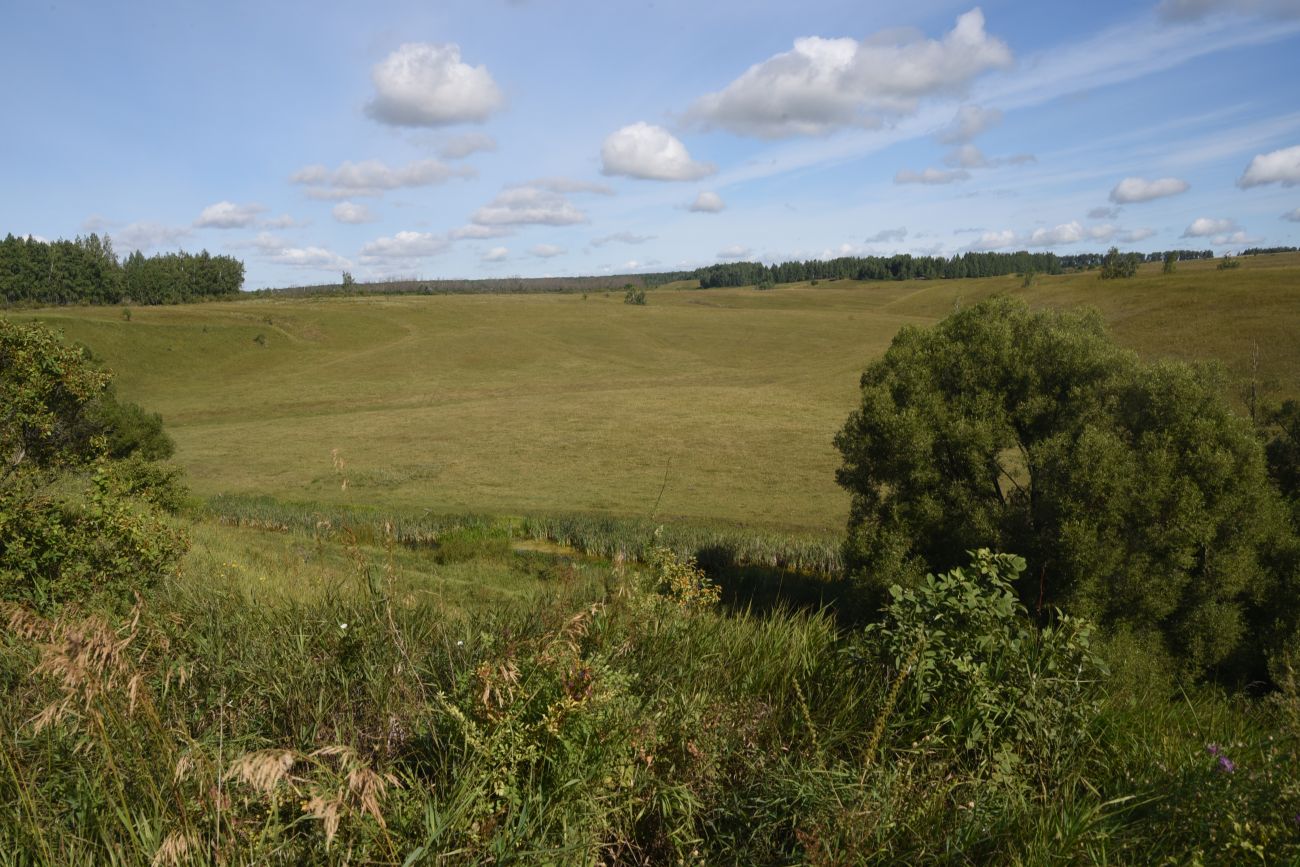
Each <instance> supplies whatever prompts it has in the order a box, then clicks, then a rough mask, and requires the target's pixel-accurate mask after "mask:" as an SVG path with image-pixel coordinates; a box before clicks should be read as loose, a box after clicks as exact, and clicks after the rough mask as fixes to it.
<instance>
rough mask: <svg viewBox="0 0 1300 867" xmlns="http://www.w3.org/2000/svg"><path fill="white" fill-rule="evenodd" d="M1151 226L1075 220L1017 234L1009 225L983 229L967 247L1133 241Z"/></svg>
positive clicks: (1151, 232) (1149, 231) (1145, 234)
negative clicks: (1125, 226)
mask: <svg viewBox="0 0 1300 867" xmlns="http://www.w3.org/2000/svg"><path fill="white" fill-rule="evenodd" d="M1154 234H1155V230H1153V229H1146V228H1142V229H1121V228H1120V227H1119V226H1115V225H1113V224H1111V223H1103V224H1101V225H1097V226H1084V225H1083V224H1082V223H1080V222H1079V221H1078V220H1071V221H1070V222H1068V223H1061V224H1059V225H1056V226H1051V227H1046V226H1044V227H1040V228H1037V229H1034V230H1033V231H1032V232H1029V233H1028V234H1024V235H1021V234H1018V233H1016V232H1015V231H1013V230H1011V229H1004V230H1002V231H1000V232H984V233H983V234H981V235H980V237H979V238H978V239H977V240H975V241H974V242H972V243H971V245H970V249H971V250H1006V249H1009V248H1028V247H1049V248H1050V247H1066V246H1069V245H1071V244H1079V243H1082V242H1084V241H1096V242H1102V243H1118V244H1133V243H1137V242H1138V241H1142V240H1145V239H1146V238H1150V237H1151V236H1152V235H1154Z"/></svg>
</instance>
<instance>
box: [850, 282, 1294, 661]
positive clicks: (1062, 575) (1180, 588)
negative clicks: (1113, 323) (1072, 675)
mask: <svg viewBox="0 0 1300 867" xmlns="http://www.w3.org/2000/svg"><path fill="white" fill-rule="evenodd" d="M861 386H862V390H861V394H862V401H861V405H860V407H859V408H858V409H857V410H855V411H854V412H853V413H852V414H851V415H850V416H849V419H848V421H847V423H846V424H845V426H844V429H843V430H842V431H841V432H840V433H839V435H838V436H837V438H836V445H837V447H838V448H839V450H840V452H841V454H842V455H843V457H844V466H843V467H842V468H841V469H840V470H839V473H838V475H837V478H838V480H839V482H840V484H841V485H842V486H843V487H844V488H846V489H847V490H848V492H849V493H850V495H851V497H852V503H851V512H850V520H849V538H848V542H847V545H846V558H847V561H848V568H849V570H850V572H851V574H852V575H853V577H854V579H855V581H856V582H857V584H858V586H859V587H860V588H861V589H862V591H863V592H864V594H865V599H866V602H867V604H868V605H869V606H870V605H876V604H879V603H880V602H883V601H884V593H885V590H886V589H887V588H888V587H889V586H890V585H892V584H895V583H898V584H901V585H903V586H904V587H912V586H917V585H918V584H919V583H920V582H921V580H922V576H923V575H924V574H925V573H926V572H927V571H930V572H939V571H942V570H944V569H947V568H951V567H952V566H954V565H956V564H957V563H960V562H961V558H962V556H963V554H964V552H965V551H967V550H971V549H975V548H978V547H980V546H982V545H992V546H995V547H996V548H997V549H1001V550H1014V551H1019V552H1023V554H1024V555H1025V557H1026V559H1027V561H1028V564H1029V568H1028V572H1027V574H1026V575H1025V576H1024V577H1022V578H1021V579H1020V581H1019V582H1018V590H1019V592H1020V596H1021V599H1022V600H1024V601H1025V603H1026V604H1028V605H1030V606H1031V607H1033V609H1034V610H1035V612H1036V613H1037V614H1039V615H1040V616H1041V615H1042V613H1043V612H1044V611H1045V610H1047V609H1048V608H1050V607H1052V606H1057V607H1060V608H1062V609H1064V610H1065V611H1067V612H1069V613H1071V614H1073V615H1077V616H1083V617H1087V618H1089V619H1091V620H1093V621H1094V622H1096V623H1098V624H1099V625H1101V626H1103V627H1105V628H1106V629H1108V630H1114V629H1118V628H1128V629H1131V630H1133V631H1135V632H1138V633H1147V632H1153V633H1156V634H1158V635H1159V636H1160V638H1161V640H1162V641H1163V643H1164V646H1165V647H1166V648H1167V650H1168V653H1169V655H1170V656H1171V657H1172V658H1176V659H1178V660H1180V662H1181V663H1182V664H1183V666H1184V667H1185V669H1186V670H1187V671H1189V672H1206V671H1209V670H1211V669H1212V668H1214V667H1215V666H1224V665H1229V664H1232V665H1237V666H1242V667H1244V668H1245V669H1247V670H1248V671H1249V673H1251V674H1252V675H1259V674H1260V673H1262V670H1263V664H1262V663H1263V658H1264V656H1265V655H1266V654H1267V653H1270V652H1274V651H1276V650H1277V649H1279V648H1280V647H1281V646H1283V645H1284V643H1285V641H1286V640H1288V639H1289V636H1285V637H1284V635H1283V634H1282V633H1279V632H1276V631H1271V627H1270V629H1262V628H1261V624H1264V623H1270V624H1272V623H1274V622H1275V621H1276V620H1278V619H1282V620H1287V619H1289V618H1291V617H1292V615H1291V614H1290V613H1289V612H1291V611H1294V609H1295V608H1296V603H1295V602H1294V601H1288V600H1287V598H1286V597H1285V595H1280V594H1281V590H1282V589H1283V588H1284V587H1285V584H1286V582H1287V581H1290V580H1292V579H1291V578H1290V577H1288V575H1289V572H1288V571H1287V570H1288V569H1289V567H1285V566H1283V565H1281V563H1282V560H1281V559H1279V557H1278V552H1281V551H1285V550H1287V549H1288V548H1289V547H1290V546H1291V542H1290V539H1291V538H1292V536H1291V533H1290V531H1289V528H1288V527H1287V526H1286V522H1285V519H1284V511H1283V510H1282V509H1281V506H1280V502H1279V499H1278V497H1277V495H1276V492H1275V491H1274V489H1273V488H1272V487H1271V486H1270V484H1269V482H1268V479H1267V476H1266V473H1265V469H1264V458H1263V451H1262V449H1261V448H1260V445H1259V443H1258V441H1257V440H1256V439H1255V437H1254V435H1253V433H1252V431H1251V429H1250V426H1249V424H1248V423H1247V422H1246V421H1245V420H1244V419H1241V418H1239V417H1237V416H1236V415H1234V414H1233V413H1232V411H1231V410H1230V409H1229V407H1228V405H1227V403H1226V401H1225V400H1224V399H1223V397H1222V396H1221V395H1220V393H1219V390H1218V388H1217V382H1216V380H1215V378H1214V376H1213V375H1212V373H1211V372H1210V371H1207V370H1205V369H1201V368H1193V367H1189V366H1186V365H1181V364H1174V363H1161V364H1144V363H1141V362H1139V361H1138V360H1137V358H1136V357H1135V356H1134V355H1132V354H1131V353H1129V352H1125V351H1122V350H1120V349H1118V348H1117V347H1116V346H1115V345H1114V344H1113V343H1112V342H1111V340H1110V338H1109V337H1108V336H1107V334H1106V333H1105V330H1104V329H1103V327H1102V325H1101V321H1100V319H1099V318H1098V317H1097V316H1096V315H1094V314H1076V313H1053V312H1044V313H1033V312H1031V311H1030V310H1029V309H1028V307H1027V306H1026V305H1024V304H1023V303H1022V302H1017V301H1012V300H1009V299H1005V298H1000V299H993V300H990V301H986V302H982V303H980V304H978V305H975V306H973V307H970V308H967V309H964V310H962V311H959V312H958V313H955V314H953V315H952V316H950V317H949V318H948V319H946V320H944V321H943V322H941V323H940V324H939V325H938V326H937V327H936V328H934V329H932V330H929V331H923V330H920V329H917V328H910V327H909V328H904V329H903V330H902V331H900V332H899V334H898V335H897V337H896V338H895V339H894V342H893V345H892V346H891V347H890V349H889V350H888V352H886V353H885V356H884V358H882V359H881V360H880V361H878V362H875V363H873V364H872V365H870V366H869V367H868V368H867V370H866V372H865V373H864V374H863V377H862V383H861ZM1283 632H1285V630H1283Z"/></svg>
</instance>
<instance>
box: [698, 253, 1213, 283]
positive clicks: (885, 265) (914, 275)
mask: <svg viewBox="0 0 1300 867" xmlns="http://www.w3.org/2000/svg"><path fill="white" fill-rule="evenodd" d="M1172 252H1173V253H1174V254H1175V255H1176V256H1177V257H1178V259H1179V260H1187V259H1213V258H1214V252H1213V251H1212V250H1174V251H1172ZM1129 255H1132V256H1135V257H1136V258H1137V259H1138V261H1145V262H1161V261H1164V258H1165V253H1164V252H1163V251H1161V252H1157V253H1146V254H1142V253H1133V254H1129ZM1104 258H1105V254H1104V253H1075V254H1071V255H1069V256H1058V255H1057V254H1055V253H1028V252H1025V251H1023V250H1022V251H1020V252H1018V253H963V254H962V255H960V256H953V257H951V258H946V257H944V256H911V255H908V254H906V253H903V254H901V255H897V256H844V257H841V258H839V259H809V260H807V261H805V262H782V263H781V264H779V265H764V264H763V263H761V262H727V263H725V264H721V265H709V266H708V267H707V268H701V269H699V270H698V271H695V272H694V273H693V274H692V275H691V276H692V277H695V278H697V279H698V280H699V281H700V288H701V289H713V288H716V287H719V286H764V285H771V284H775V283H800V282H803V281H805V280H916V279H928V280H954V279H960V278H963V277H1002V276H1004V275H1006V274H1028V273H1037V274H1064V273H1065V272H1067V271H1086V270H1089V269H1092V268H1099V267H1101V264H1102V260H1103V259H1104Z"/></svg>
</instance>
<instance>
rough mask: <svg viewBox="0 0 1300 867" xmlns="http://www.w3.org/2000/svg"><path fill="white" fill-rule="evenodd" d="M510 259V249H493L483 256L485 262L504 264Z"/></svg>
mask: <svg viewBox="0 0 1300 867" xmlns="http://www.w3.org/2000/svg"><path fill="white" fill-rule="evenodd" d="M508 258H510V248H509V247H493V248H492V249H491V250H488V251H487V252H486V253H484V254H483V261H484V262H504V261H505V260H506V259H508Z"/></svg>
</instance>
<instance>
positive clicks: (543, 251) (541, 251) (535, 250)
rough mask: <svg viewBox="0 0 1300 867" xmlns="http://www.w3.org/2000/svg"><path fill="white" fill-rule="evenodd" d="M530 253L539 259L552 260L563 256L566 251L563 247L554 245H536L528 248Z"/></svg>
mask: <svg viewBox="0 0 1300 867" xmlns="http://www.w3.org/2000/svg"><path fill="white" fill-rule="evenodd" d="M528 252H529V254H530V255H533V256H536V257H538V258H539V259H550V258H553V257H555V256H561V255H563V254H564V252H565V250H564V248H563V247H557V246H555V245H554V244H534V245H533V246H532V247H529V248H528Z"/></svg>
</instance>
